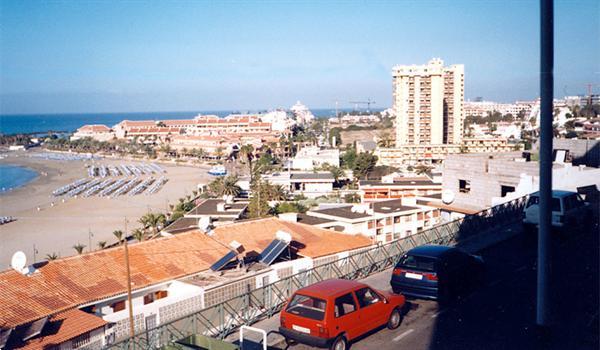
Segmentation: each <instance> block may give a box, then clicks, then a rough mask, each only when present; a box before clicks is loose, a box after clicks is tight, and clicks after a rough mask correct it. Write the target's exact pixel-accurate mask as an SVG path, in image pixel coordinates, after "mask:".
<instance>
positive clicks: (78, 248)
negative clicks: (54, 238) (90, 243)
mask: <svg viewBox="0 0 600 350" xmlns="http://www.w3.org/2000/svg"><path fill="white" fill-rule="evenodd" d="M84 248H85V244H81V243H77V244H75V245H74V246H73V249H75V251H77V254H81V253H83V249H84Z"/></svg>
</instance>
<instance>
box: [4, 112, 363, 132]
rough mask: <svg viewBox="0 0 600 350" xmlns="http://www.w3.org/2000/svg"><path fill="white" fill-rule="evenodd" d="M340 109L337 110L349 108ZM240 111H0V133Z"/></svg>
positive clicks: (69, 129) (322, 114) (322, 115)
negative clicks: (12, 112) (62, 112)
mask: <svg viewBox="0 0 600 350" xmlns="http://www.w3.org/2000/svg"><path fill="white" fill-rule="evenodd" d="M351 110H352V109H340V110H339V111H340V112H341V111H351ZM241 112H242V113H257V112H265V111H264V110H262V111H241ZM311 112H312V113H313V114H314V115H315V117H317V118H325V117H329V116H333V115H335V111H334V110H333V109H312V110H311ZM231 113H240V111H233V110H232V111H195V112H194V111H191V112H147V113H141V112H140V113H83V114H35V115H33V114H31V115H30V114H21V115H8V114H2V115H0V133H1V134H4V135H11V134H34V133H37V134H46V133H47V132H48V131H54V132H67V133H72V132H74V131H75V130H77V129H78V128H80V127H81V126H83V125H86V124H105V125H107V126H109V127H111V126H113V125H115V124H117V123H119V122H120V121H122V120H125V119H129V120H164V119H188V118H193V117H195V116H197V115H198V114H213V115H218V116H219V117H225V116H226V115H228V114H231Z"/></svg>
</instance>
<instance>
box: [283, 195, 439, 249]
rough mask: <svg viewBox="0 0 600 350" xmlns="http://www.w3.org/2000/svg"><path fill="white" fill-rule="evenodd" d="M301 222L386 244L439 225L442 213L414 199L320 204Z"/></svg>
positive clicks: (304, 215)
mask: <svg viewBox="0 0 600 350" xmlns="http://www.w3.org/2000/svg"><path fill="white" fill-rule="evenodd" d="M284 218H286V217H285V216H284ZM298 221H299V222H301V223H307V224H310V225H314V226H317V227H322V228H329V229H333V230H336V231H339V232H343V233H346V234H351V235H363V236H367V237H369V238H370V239H373V240H374V241H375V242H382V243H385V242H390V241H392V240H395V239H399V238H404V237H406V236H410V235H412V234H414V233H417V232H420V231H422V230H426V229H429V228H431V227H433V226H435V225H436V224H438V223H439V222H440V211H439V209H437V208H433V207H428V206H420V205H417V203H416V198H415V197H413V198H403V199H393V200H387V201H380V202H375V203H364V204H352V205H348V204H342V205H339V204H321V205H320V206H319V208H318V209H314V210H309V211H308V212H307V213H306V214H300V215H299V216H298Z"/></svg>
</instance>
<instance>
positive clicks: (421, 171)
mask: <svg viewBox="0 0 600 350" xmlns="http://www.w3.org/2000/svg"><path fill="white" fill-rule="evenodd" d="M431 169H433V167H431V166H428V165H424V164H419V165H417V166H416V167H415V174H417V175H423V174H425V173H427V172H428V171H429V170H431Z"/></svg>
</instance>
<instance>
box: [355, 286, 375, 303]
mask: <svg viewBox="0 0 600 350" xmlns="http://www.w3.org/2000/svg"><path fill="white" fill-rule="evenodd" d="M356 299H358V305H360V307H361V308H363V307H367V306H369V305H372V304H375V303H378V302H379V300H380V298H379V295H378V294H377V293H375V292H374V291H373V290H372V289H371V288H362V289H359V290H357V291H356Z"/></svg>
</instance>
